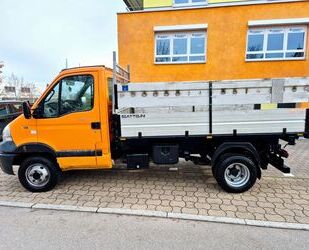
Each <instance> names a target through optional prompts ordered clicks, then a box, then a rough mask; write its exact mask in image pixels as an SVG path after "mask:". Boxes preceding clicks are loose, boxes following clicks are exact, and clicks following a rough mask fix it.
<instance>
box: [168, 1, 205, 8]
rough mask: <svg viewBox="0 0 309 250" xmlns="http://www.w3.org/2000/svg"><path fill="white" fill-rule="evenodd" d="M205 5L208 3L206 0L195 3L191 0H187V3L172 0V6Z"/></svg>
mask: <svg viewBox="0 0 309 250" xmlns="http://www.w3.org/2000/svg"><path fill="white" fill-rule="evenodd" d="M205 5H208V0H205V1H203V2H197V3H193V2H192V0H188V3H176V0H173V7H185V6H205Z"/></svg>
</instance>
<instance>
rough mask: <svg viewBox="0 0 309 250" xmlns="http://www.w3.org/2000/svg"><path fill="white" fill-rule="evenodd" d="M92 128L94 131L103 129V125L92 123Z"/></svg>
mask: <svg viewBox="0 0 309 250" xmlns="http://www.w3.org/2000/svg"><path fill="white" fill-rule="evenodd" d="M91 128H92V129H101V123H100V122H92V123H91Z"/></svg>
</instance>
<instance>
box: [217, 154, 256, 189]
mask: <svg viewBox="0 0 309 250" xmlns="http://www.w3.org/2000/svg"><path fill="white" fill-rule="evenodd" d="M226 156H227V157H226V158H225V159H223V158H221V159H220V161H218V163H217V164H216V165H215V167H214V169H213V173H214V177H215V179H216V180H217V182H218V184H219V186H220V187H221V188H222V189H224V190H225V191H227V192H229V193H242V192H245V191H247V190H249V189H250V188H251V187H252V186H253V185H254V184H255V182H256V179H257V169H256V168H257V166H256V165H255V163H254V162H253V161H252V160H251V159H250V158H248V157H246V156H243V155H236V154H234V155H230V154H228V155H226Z"/></svg>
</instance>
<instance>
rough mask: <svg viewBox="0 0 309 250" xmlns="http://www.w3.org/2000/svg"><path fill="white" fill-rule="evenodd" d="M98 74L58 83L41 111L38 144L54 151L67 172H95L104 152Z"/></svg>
mask: <svg viewBox="0 0 309 250" xmlns="http://www.w3.org/2000/svg"><path fill="white" fill-rule="evenodd" d="M97 82H98V75H97V73H91V74H81V75H70V76H65V77H63V78H62V79H61V80H59V81H58V82H57V83H56V84H55V85H54V86H53V88H52V89H51V90H50V92H49V93H48V94H47V95H46V97H45V98H44V99H43V100H42V101H41V103H40V104H39V108H38V110H39V111H38V113H39V118H38V119H37V136H38V142H39V143H43V144H45V145H48V146H49V147H51V148H52V149H53V150H54V151H56V154H57V160H58V163H59V165H60V167H61V168H62V169H64V170H69V169H81V168H83V169H85V168H89V169H90V168H96V167H97V157H98V156H101V155H102V150H101V149H99V148H96V145H100V144H101V143H100V142H101V130H100V109H99V100H98V96H99V93H98V92H99V90H98V84H96V83H97Z"/></svg>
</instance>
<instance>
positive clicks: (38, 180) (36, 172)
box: [26, 163, 50, 188]
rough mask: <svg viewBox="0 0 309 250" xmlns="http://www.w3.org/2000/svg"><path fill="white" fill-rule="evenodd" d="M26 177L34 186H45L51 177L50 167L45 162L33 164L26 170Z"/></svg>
mask: <svg viewBox="0 0 309 250" xmlns="http://www.w3.org/2000/svg"><path fill="white" fill-rule="evenodd" d="M26 179H27V182H28V183H29V184H30V185H32V186H34V187H37V188H40V187H44V186H45V185H46V184H47V183H48V182H49V179H50V172H49V169H48V167H47V166H45V165H43V164H39V163H36V164H33V165H31V166H29V167H28V168H27V170H26Z"/></svg>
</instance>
